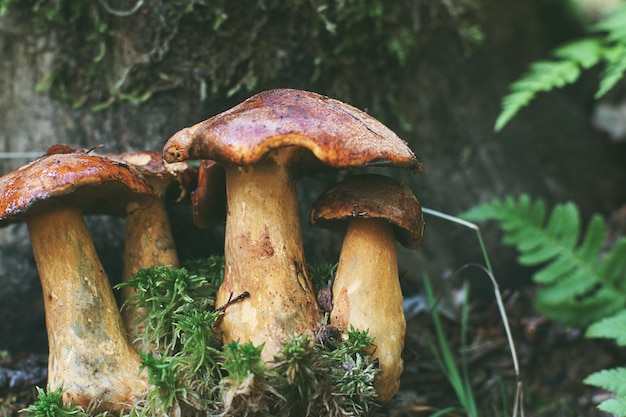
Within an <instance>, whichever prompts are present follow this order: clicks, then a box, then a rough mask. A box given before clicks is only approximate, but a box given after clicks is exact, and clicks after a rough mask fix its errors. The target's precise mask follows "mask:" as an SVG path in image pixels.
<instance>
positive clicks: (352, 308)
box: [330, 218, 406, 402]
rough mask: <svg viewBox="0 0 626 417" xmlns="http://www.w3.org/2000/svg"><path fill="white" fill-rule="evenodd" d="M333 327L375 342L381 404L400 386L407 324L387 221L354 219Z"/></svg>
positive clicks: (341, 269) (338, 283)
mask: <svg viewBox="0 0 626 417" xmlns="http://www.w3.org/2000/svg"><path fill="white" fill-rule="evenodd" d="M333 297H334V298H333V309H332V311H331V315H330V321H331V324H332V325H334V326H336V327H338V328H339V329H341V330H343V331H344V332H345V331H346V330H348V329H349V328H350V326H354V327H355V328H356V329H359V330H366V329H369V336H371V337H374V338H375V340H374V343H373V345H374V346H373V349H372V359H376V358H377V359H378V361H379V365H380V371H381V372H380V375H378V377H377V379H376V380H375V383H374V387H375V388H376V390H377V391H378V399H379V400H380V401H381V402H385V401H388V400H389V399H390V398H391V397H392V396H393V395H394V394H395V393H396V392H397V391H398V388H399V386H400V375H401V373H402V368H403V361H402V349H403V348H404V334H405V330H406V321H405V319H404V311H403V310H402V291H401V288H400V282H399V279H398V266H397V259H396V239H395V236H394V232H393V227H392V226H391V224H390V223H389V222H387V221H386V220H383V219H374V218H353V219H351V220H350V222H349V223H348V230H347V232H346V236H345V238H344V242H343V245H342V248H341V255H340V258H339V264H338V265H337V273H336V276H335V281H334V283H333Z"/></svg>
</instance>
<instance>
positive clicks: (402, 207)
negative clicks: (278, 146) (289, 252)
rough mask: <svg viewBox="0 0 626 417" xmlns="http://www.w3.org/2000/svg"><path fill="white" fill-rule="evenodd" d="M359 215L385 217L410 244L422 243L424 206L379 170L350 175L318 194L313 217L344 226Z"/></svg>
mask: <svg viewBox="0 0 626 417" xmlns="http://www.w3.org/2000/svg"><path fill="white" fill-rule="evenodd" d="M357 217H359V218H371V219H385V220H386V221H388V222H389V223H391V224H392V225H393V226H394V231H395V235H396V239H398V241H399V242H400V243H401V244H402V245H403V246H405V247H407V248H410V249H416V248H417V247H418V246H419V245H420V244H421V243H422V236H423V234H424V218H423V216H422V207H421V205H420V203H419V201H418V200H417V198H416V197H415V195H413V193H412V192H411V190H410V189H409V188H408V187H407V186H406V185H404V184H403V183H401V182H398V181H396V180H394V179H392V178H389V177H385V176H383V175H377V174H364V175H356V176H353V177H348V178H346V179H345V180H343V181H342V182H340V183H338V184H336V185H334V186H332V187H331V188H329V189H327V190H325V191H324V192H323V193H322V195H320V196H319V197H318V199H317V200H316V201H315V202H314V203H313V206H312V208H311V214H310V218H309V221H310V223H311V224H312V225H313V226H317V227H323V228H327V229H341V228H344V227H345V226H346V225H347V223H348V221H349V220H350V219H352V218H357Z"/></svg>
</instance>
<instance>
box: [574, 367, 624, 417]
mask: <svg viewBox="0 0 626 417" xmlns="http://www.w3.org/2000/svg"><path fill="white" fill-rule="evenodd" d="M584 382H585V384H589V385H594V386H596V387H600V388H602V389H605V390H608V391H611V392H614V393H615V394H616V395H617V397H616V398H611V399H608V400H605V401H602V402H601V403H600V404H599V405H598V408H599V409H600V410H602V411H605V412H607V413H611V414H613V415H616V416H622V417H623V416H626V368H615V369H605V370H602V371H599V372H595V373H593V374H591V375H589V376H588V377H587V378H585V380H584Z"/></svg>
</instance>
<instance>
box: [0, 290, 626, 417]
mask: <svg viewBox="0 0 626 417" xmlns="http://www.w3.org/2000/svg"><path fill="white" fill-rule="evenodd" d="M532 297H533V292H532V290H531V289H525V290H519V291H517V292H514V293H508V294H507V293H505V294H504V301H505V305H506V310H507V314H508V316H509V323H510V325H511V330H512V333H513V337H514V341H515V348H516V351H517V356H518V360H519V367H520V377H519V380H520V381H521V385H522V388H523V403H522V405H521V407H522V408H521V411H522V412H523V413H522V412H520V413H518V415H521V416H526V417H544V416H546V417H547V416H551V417H552V416H581V417H582V416H585V417H599V416H608V414H606V413H603V412H600V411H598V410H597V408H596V406H597V404H598V403H599V402H601V401H602V400H604V399H607V398H608V393H606V392H603V391H601V390H599V389H596V388H594V387H591V386H587V385H585V384H584V383H583V382H582V381H583V379H584V378H585V377H586V376H588V375H589V374H591V373H593V372H595V371H598V370H600V369H605V368H610V367H614V366H619V365H620V364H623V363H624V359H626V352H624V351H623V350H620V349H618V348H617V347H616V346H615V345H614V344H612V343H608V342H607V341H603V340H591V339H585V338H584V335H583V332H582V330H581V329H576V328H569V327H565V326H563V325H560V324H557V323H553V322H550V321H547V320H545V319H543V318H542V317H540V316H539V315H537V314H536V313H535V312H534V310H533V308H532ZM441 319H442V323H443V329H444V332H445V334H446V337H447V340H448V342H449V344H450V347H451V349H452V351H453V352H455V354H460V350H461V347H462V344H461V341H462V338H461V323H460V322H459V320H456V319H454V318H450V317H447V316H445V315H441ZM434 335H435V331H434V325H433V320H432V316H431V315H430V314H429V313H428V312H427V311H423V312H419V313H417V314H413V315H412V316H411V317H410V318H409V319H408V321H407V338H406V345H405V352H404V360H405V371H404V374H403V377H402V385H401V388H400V392H399V393H398V395H397V396H396V398H395V399H394V400H393V401H392V402H391V403H389V404H388V405H386V406H385V407H384V408H382V409H381V410H379V411H380V414H381V415H384V416H391V417H410V416H429V415H432V414H434V413H436V412H437V411H438V410H442V409H445V408H449V407H454V408H455V411H453V412H449V413H447V414H444V415H445V416H463V415H466V414H465V413H464V412H463V411H462V409H461V408H460V406H459V401H458V399H457V398H456V396H455V394H454V390H453V389H452V388H451V386H450V384H449V382H448V381H447V379H446V377H445V375H444V373H443V372H442V369H441V367H440V366H439V364H438V362H437V359H436V357H435V355H434V354H433V350H432V347H431V346H432V342H433V341H436V338H435V336H434ZM458 357H460V355H459V356H457V358H458ZM465 357H466V358H467V363H468V371H469V372H468V374H469V376H470V380H471V384H472V388H473V391H474V396H475V398H476V404H477V408H478V410H479V415H480V416H512V415H513V411H512V410H513V401H514V398H515V395H514V394H515V391H516V387H517V385H518V384H517V382H516V381H517V378H516V376H515V371H514V365H513V361H512V359H511V358H512V356H511V353H510V349H509V345H508V342H507V340H506V337H505V333H504V329H503V326H502V321H501V319H500V315H499V312H498V310H497V308H496V305H495V303H492V302H485V301H481V302H477V303H473V305H472V306H471V309H470V314H469V317H468V328H467V348H466V349H465ZM46 362H47V358H46V355H42V354H33V353H28V352H24V353H23V354H20V353H18V354H15V355H8V354H4V355H3V356H0V417H9V416H17V415H18V413H17V411H18V410H19V409H21V408H24V407H25V406H27V405H28V404H30V403H31V402H32V401H33V400H34V394H35V389H34V387H35V386H41V387H43V386H45V381H46Z"/></svg>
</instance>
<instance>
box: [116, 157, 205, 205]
mask: <svg viewBox="0 0 626 417" xmlns="http://www.w3.org/2000/svg"><path fill="white" fill-rule="evenodd" d="M105 156H106V157H107V158H109V159H112V160H114V161H118V162H121V163H124V164H129V165H132V166H133V167H134V168H136V169H137V170H138V171H139V172H141V174H142V175H143V176H145V177H146V178H147V179H148V181H150V183H151V184H152V186H153V187H154V188H155V189H156V191H157V193H159V194H164V193H165V191H166V189H167V188H168V187H169V186H170V185H172V184H174V183H178V185H179V187H180V197H179V198H178V200H182V199H183V198H184V197H185V196H186V195H187V191H188V186H189V184H190V183H195V182H196V177H197V172H196V170H195V169H193V168H192V167H191V166H190V165H189V164H188V163H187V162H175V163H171V164H170V163H165V162H164V161H163V158H162V157H161V153H160V152H157V151H132V152H124V153H120V154H107V155H105Z"/></svg>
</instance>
